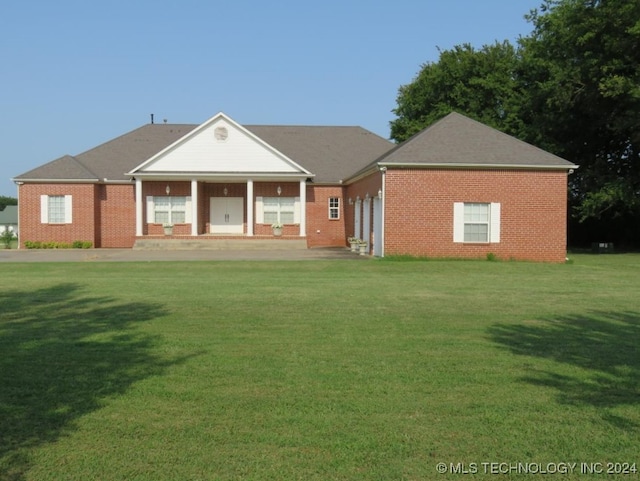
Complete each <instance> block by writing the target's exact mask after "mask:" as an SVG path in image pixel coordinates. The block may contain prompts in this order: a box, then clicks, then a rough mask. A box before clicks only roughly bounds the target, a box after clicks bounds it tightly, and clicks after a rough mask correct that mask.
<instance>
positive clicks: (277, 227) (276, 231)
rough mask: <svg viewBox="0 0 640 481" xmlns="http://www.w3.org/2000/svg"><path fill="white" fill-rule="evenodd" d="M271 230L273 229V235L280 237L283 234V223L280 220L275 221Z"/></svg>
mask: <svg viewBox="0 0 640 481" xmlns="http://www.w3.org/2000/svg"><path fill="white" fill-rule="evenodd" d="M271 230H272V231H273V235H274V236H276V237H279V236H281V235H282V224H281V223H280V222H274V223H273V224H271Z"/></svg>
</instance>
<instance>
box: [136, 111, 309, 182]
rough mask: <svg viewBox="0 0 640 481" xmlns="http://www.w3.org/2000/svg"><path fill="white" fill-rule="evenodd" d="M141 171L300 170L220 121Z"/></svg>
mask: <svg viewBox="0 0 640 481" xmlns="http://www.w3.org/2000/svg"><path fill="white" fill-rule="evenodd" d="M218 128H224V129H226V131H227V134H228V135H227V138H226V140H219V139H217V138H216V129H218ZM142 172H145V173H153V172H225V173H229V172H233V173H236V172H239V173H241V172H265V173H267V172H288V173H295V172H300V169H299V168H297V167H296V166H295V165H292V164H291V163H290V162H288V161H287V160H286V159H285V158H283V156H281V155H278V154H277V153H276V152H274V151H273V150H271V149H269V148H268V147H267V146H265V145H264V144H262V143H261V142H259V141H257V140H256V139H255V138H253V137H251V136H250V135H248V134H247V132H245V131H243V130H241V129H239V128H238V127H236V126H235V125H233V124H231V123H229V122H226V121H225V120H224V119H220V120H218V121H217V122H213V123H212V124H210V125H208V126H207V127H205V128H203V129H202V130H201V131H199V132H197V134H195V135H194V136H193V137H190V138H188V139H186V140H185V141H184V143H180V144H177V145H176V146H175V147H174V148H173V149H171V150H169V151H167V152H165V153H164V154H163V155H161V156H160V157H159V158H158V159H156V160H155V161H153V162H151V163H150V164H148V165H146V166H145V167H144V168H143V169H142Z"/></svg>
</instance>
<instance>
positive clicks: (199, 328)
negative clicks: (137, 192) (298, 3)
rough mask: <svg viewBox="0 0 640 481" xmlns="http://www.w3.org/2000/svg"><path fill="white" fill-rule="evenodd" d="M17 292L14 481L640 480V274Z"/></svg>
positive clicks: (252, 280) (129, 274) (159, 271)
mask: <svg viewBox="0 0 640 481" xmlns="http://www.w3.org/2000/svg"><path fill="white" fill-rule="evenodd" d="M2 272H3V275H2V278H1V279H0V287H1V289H0V479H2V480H12V481H49V480H56V481H59V480H65V481H71V480H78V481H80V480H81V481H87V480H105V481H109V480H127V481H132V480H145V481H146V480H148V481H165V480H171V481H186V480H427V479H442V480H445V479H460V478H464V477H465V475H463V474H462V473H461V471H462V470H465V469H466V470H472V471H473V468H474V465H475V467H476V471H477V472H476V473H475V474H474V475H473V477H474V478H475V479H484V478H486V479H491V478H493V477H495V476H496V475H495V474H491V472H490V471H491V470H492V469H493V468H492V467H491V466H490V465H486V464H482V463H509V464H510V465H515V464H516V463H522V464H525V463H528V465H529V467H530V469H534V470H535V469H536V466H537V467H538V468H539V469H546V470H553V469H563V468H562V465H561V463H577V464H576V466H575V467H574V468H573V469H572V470H571V471H569V469H568V468H567V469H566V470H567V471H569V472H568V473H566V474H555V475H554V476H553V477H554V479H591V478H593V479H601V478H602V477H603V476H604V474H602V473H598V474H594V475H586V474H584V472H583V471H584V469H585V468H584V465H582V464H581V463H587V464H588V465H589V466H595V470H596V471H598V467H599V465H598V464H597V463H601V464H600V467H601V468H602V469H603V470H605V471H606V469H607V467H608V466H607V463H616V462H617V463H629V470H630V472H629V474H626V475H620V476H616V475H607V476H606V477H607V478H608V479H637V477H638V474H637V473H633V471H632V469H633V463H635V468H636V469H640V454H639V453H640V451H639V449H638V446H640V256H638V255H601V256H591V255H577V256H574V257H573V263H571V264H562V265H549V264H534V263H519V262H487V261H415V262H401V261H393V260H371V261H369V262H361V261H357V262H356V261H350V260H347V261H307V262H184V263H173V262H158V263H97V262H87V263H75V264H53V263H52V264H3V265H2ZM439 463H445V469H443V471H446V472H444V473H439V472H438V469H442V467H441V466H439ZM531 463H536V464H535V465H532V464H531ZM553 466H557V467H556V468H554V467H553ZM620 468H621V469H622V468H623V465H621V466H620ZM496 469H499V470H501V471H502V472H503V478H504V477H506V478H508V479H531V476H532V475H531V474H523V473H520V474H518V469H520V470H521V468H516V469H514V470H511V468H508V467H505V465H500V466H498V467H497V468H496ZM613 469H618V468H617V466H616V465H613ZM505 470H508V471H509V472H508V473H506V474H505V473H504V471H505ZM456 471H457V472H456ZM485 471H488V472H487V473H485Z"/></svg>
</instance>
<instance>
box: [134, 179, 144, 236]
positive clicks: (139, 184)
mask: <svg viewBox="0 0 640 481" xmlns="http://www.w3.org/2000/svg"><path fill="white" fill-rule="evenodd" d="M142 205H143V204H142V181H141V180H140V179H136V236H137V237H142Z"/></svg>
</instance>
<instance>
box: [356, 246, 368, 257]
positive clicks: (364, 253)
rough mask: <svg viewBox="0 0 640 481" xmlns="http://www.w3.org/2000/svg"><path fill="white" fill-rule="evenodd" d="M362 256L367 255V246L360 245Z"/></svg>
mask: <svg viewBox="0 0 640 481" xmlns="http://www.w3.org/2000/svg"><path fill="white" fill-rule="evenodd" d="M358 247H359V251H360V255H361V256H364V255H367V244H360V245H359V246H358Z"/></svg>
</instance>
